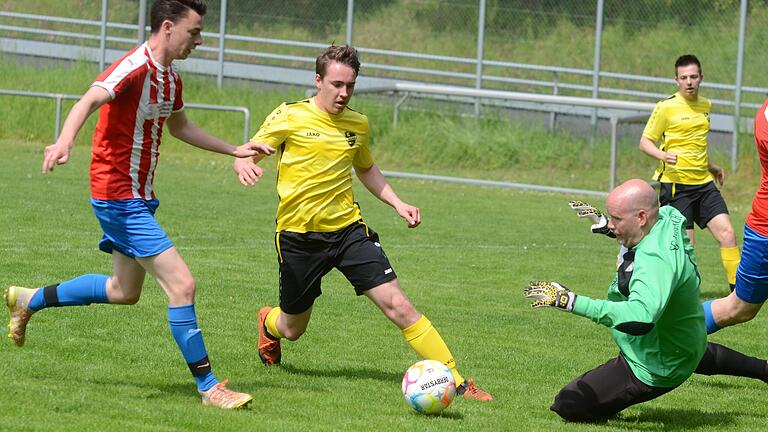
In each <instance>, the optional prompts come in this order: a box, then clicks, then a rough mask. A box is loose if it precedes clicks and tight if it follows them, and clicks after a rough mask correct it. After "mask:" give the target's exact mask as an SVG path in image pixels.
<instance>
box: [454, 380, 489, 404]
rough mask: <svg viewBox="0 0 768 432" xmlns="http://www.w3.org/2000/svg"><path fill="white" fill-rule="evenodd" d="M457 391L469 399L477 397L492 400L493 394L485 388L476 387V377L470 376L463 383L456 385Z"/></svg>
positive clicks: (477, 398)
mask: <svg viewBox="0 0 768 432" xmlns="http://www.w3.org/2000/svg"><path fill="white" fill-rule="evenodd" d="M456 393H458V394H460V395H462V396H464V397H465V398H467V399H476V400H479V401H492V400H493V396H491V394H490V393H488V392H487V391H485V390H481V389H479V388H477V387H475V380H474V378H470V379H469V380H467V381H464V382H463V383H461V385H460V386H457V387H456Z"/></svg>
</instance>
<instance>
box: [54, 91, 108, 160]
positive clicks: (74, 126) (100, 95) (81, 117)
mask: <svg viewBox="0 0 768 432" xmlns="http://www.w3.org/2000/svg"><path fill="white" fill-rule="evenodd" d="M110 99H111V96H110V95H109V92H108V91H107V90H106V89H104V88H103V87H99V86H93V87H91V88H90V89H88V91H87V92H85V94H84V95H83V97H81V98H80V100H79V101H77V102H76V103H75V105H74V106H73V107H72V110H70V111H69V114H68V115H67V118H66V120H64V127H63V128H62V129H61V134H60V135H59V138H58V139H57V140H56V142H55V143H53V144H51V145H49V146H48V147H46V148H45V151H44V153H43V155H44V156H43V167H42V171H43V174H45V173H47V172H50V171H53V168H54V167H55V166H56V165H63V164H65V163H67V161H68V160H69V153H70V151H71V150H72V146H73V145H74V143H75V137H76V136H77V133H78V132H79V131H80V128H82V127H83V125H84V124H85V121H86V120H87V119H88V117H89V116H90V115H91V114H93V112H94V111H96V110H97V109H99V107H100V106H102V105H104V104H105V103H107V102H109V100H110Z"/></svg>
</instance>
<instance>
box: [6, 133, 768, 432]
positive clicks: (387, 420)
mask: <svg viewBox="0 0 768 432" xmlns="http://www.w3.org/2000/svg"><path fill="white" fill-rule="evenodd" d="M43 146H44V143H40V142H32V141H25V140H19V139H13V140H9V139H5V140H2V141H0V148H2V149H3V158H2V160H0V170H1V171H2V172H3V177H2V178H3V181H2V182H1V183H0V195H2V196H3V198H4V210H3V212H0V226H3V227H5V229H3V230H0V286H7V285H10V284H22V285H29V286H42V285H47V284H50V283H54V282H58V281H62V280H66V279H68V278H71V277H74V276H76V275H79V274H83V273H109V272H110V260H109V257H108V256H107V255H105V254H103V253H100V252H98V251H97V249H96V244H97V242H98V239H99V237H100V230H99V227H98V225H97V223H96V221H95V218H94V217H93V216H92V214H91V212H90V209H89V206H88V204H87V199H88V182H87V164H88V157H87V152H86V151H84V150H85V149H78V151H77V153H76V154H75V156H74V158H73V160H72V161H71V163H70V164H68V165H66V166H62V167H59V168H57V170H56V171H55V172H54V173H52V174H49V175H45V176H44V175H41V174H39V165H40V161H41V148H42V147H43ZM164 149H165V150H164V151H163V157H162V160H161V163H160V166H159V168H158V171H157V176H156V178H157V183H156V187H157V191H158V195H159V197H160V199H161V202H162V205H161V207H160V209H159V212H158V219H159V221H160V223H161V224H162V225H163V226H164V228H165V229H166V231H167V232H168V234H169V236H170V237H171V239H172V240H173V241H174V242H175V244H176V246H177V247H178V249H179V250H180V252H181V253H182V255H183V256H184V258H185V259H186V261H187V263H188V264H189V266H190V268H191V269H192V272H193V274H194V275H195V276H196V278H197V281H198V287H199V288H198V295H197V311H198V317H199V321H200V326H201V328H202V329H203V331H204V334H205V337H206V343H207V346H208V349H209V353H210V357H211V360H212V362H213V366H214V371H215V373H216V374H217V376H218V377H219V378H230V379H231V380H232V381H231V386H232V387H233V388H236V389H239V390H244V391H249V392H251V393H252V394H253V395H254V396H255V398H256V401H255V403H254V404H253V406H252V407H251V408H250V409H247V410H245V411H240V412H222V411H219V410H216V409H208V408H206V407H203V406H201V405H200V403H199V398H198V396H197V395H196V393H195V390H194V385H193V383H192V380H191V377H190V376H189V372H188V370H187V368H186V366H185V365H184V363H183V361H182V359H181V356H180V354H179V353H178V351H177V349H176V347H175V344H174V342H173V339H172V338H171V336H170V332H169V331H168V326H167V322H166V300H165V298H164V295H163V294H162V292H161V290H160V288H159V286H158V285H157V284H156V283H155V282H154V281H153V280H151V279H150V278H148V280H147V283H146V286H145V289H144V294H143V296H142V299H141V301H140V303H139V304H137V305H136V306H132V307H128V306H106V305H94V306H90V307H74V308H60V309H48V310H45V311H43V312H41V313H40V314H38V315H35V317H34V318H33V319H32V321H31V324H30V327H29V331H28V336H29V337H28V341H27V345H26V346H25V347H24V348H23V349H17V348H16V347H14V346H12V344H11V343H10V342H9V341H6V342H5V343H4V344H2V346H1V347H0V353H1V354H0V357H1V358H2V361H1V362H0V376H2V377H3V378H4V384H5V385H4V391H3V392H2V393H0V424H2V425H4V426H3V427H9V428H10V429H12V430H52V429H53V430H81V431H90V430H93V431H100V430H106V429H112V430H152V431H156V430H161V431H177V430H178V431H181V430H207V429H216V430H239V429H246V430H371V431H373V430H377V431H378V430H435V431H438V430H439V431H445V430H466V429H469V428H471V429H475V430H585V431H586V430H597V431H600V430H606V431H607V430H616V429H619V430H628V431H648V430H661V429H664V430H693V429H695V430H701V431H709V430H712V431H727V430H733V431H737V430H738V431H745V430H762V429H763V428H764V419H765V417H766V416H767V415H768V408H765V407H764V406H763V405H762V404H759V403H755V402H754V401H759V400H764V399H765V398H766V397H768V387H766V385H765V384H763V383H760V382H755V381H750V380H746V379H736V378H727V377H716V378H711V377H700V376H695V377H693V378H692V379H690V380H689V381H688V382H687V383H685V384H684V385H683V386H681V387H680V388H679V389H676V390H675V391H673V392H671V393H670V394H668V395H665V396H664V397H662V398H660V399H658V400H655V401H652V402H649V403H646V404H642V405H639V406H636V407H632V408H630V409H628V410H626V411H625V412H624V413H623V414H622V415H621V416H620V417H619V418H617V419H615V420H612V421H610V422H608V423H607V424H605V425H568V424H566V423H563V422H561V421H560V420H559V418H558V417H557V416H556V415H555V414H553V413H552V412H550V411H549V410H548V406H549V404H550V403H551V401H552V398H553V397H554V395H555V394H556V393H557V391H558V390H559V389H560V388H561V387H562V386H563V385H565V384H566V383H567V382H568V381H569V380H571V379H572V378H574V377H576V376H577V375H578V374H580V373H583V372H584V371H586V370H588V369H590V368H592V367H594V366H597V365H598V364H601V363H602V362H604V361H605V360H607V359H608V358H610V357H611V356H613V355H615V354H616V347H615V345H614V344H613V342H612V341H611V338H610V335H609V332H608V330H607V329H605V328H604V327H601V326H597V325H595V324H593V323H591V322H589V321H588V320H585V319H581V318H578V317H575V316H569V315H566V314H562V313H559V312H556V311H551V310H545V311H542V310H535V311H534V310H531V309H530V308H529V307H528V305H527V301H526V300H525V299H523V298H522V296H521V290H522V287H523V286H524V285H525V284H526V282H527V281H529V280H531V279H553V280H559V281H561V282H563V283H565V284H567V285H568V286H570V287H571V288H573V289H574V290H575V291H576V292H577V293H582V294H586V295H589V296H592V297H597V298H600V297H604V295H605V291H606V288H607V286H608V284H609V282H610V280H611V279H612V275H613V271H612V266H613V263H614V260H615V253H616V245H615V243H613V242H612V241H610V240H607V239H604V238H596V237H594V236H592V235H591V234H589V233H588V232H587V231H588V230H587V229H586V227H585V226H584V225H583V224H582V223H581V222H580V221H578V220H576V218H575V217H574V216H573V215H572V212H571V211H570V210H569V209H568V207H567V205H565V203H566V201H567V200H568V199H570V198H572V197H570V196H563V195H557V194H534V193H524V192H516V191H510V190H500V189H491V188H476V187H464V186H457V185H445V184H436V183H429V182H420V181H404V180H402V181H401V180H394V181H393V182H392V183H393V185H394V187H395V188H396V190H398V191H399V193H400V195H401V196H402V198H404V199H405V200H407V201H409V202H412V203H413V204H416V205H418V206H420V208H421V209H422V212H423V217H424V222H423V225H422V226H421V227H419V228H418V229H416V230H409V229H407V228H406V227H405V226H404V223H403V222H402V221H401V220H400V219H399V218H398V217H397V216H396V215H395V214H394V212H393V211H392V210H391V209H390V208H389V207H386V206H385V205H384V204H381V203H379V202H378V201H376V200H375V198H373V197H372V196H370V194H368V193H367V192H364V191H363V190H362V188H360V187H359V185H357V184H356V186H355V187H356V193H357V199H358V200H359V201H360V202H361V205H362V207H363V210H364V214H365V216H366V219H367V221H368V222H369V223H370V224H371V226H373V227H374V228H375V229H376V230H377V231H378V232H379V233H380V235H381V237H382V242H383V245H384V247H385V249H386V250H387V252H388V255H389V256H390V259H391V260H392V262H393V265H394V267H395V269H396V270H397V272H398V275H399V277H400V281H401V283H402V285H403V287H404V290H405V291H406V293H407V294H408V295H409V296H410V297H411V299H412V300H413V301H414V303H415V304H416V305H417V307H419V308H420V310H421V311H422V312H424V313H425V314H426V315H427V316H428V317H429V318H430V319H431V320H432V322H433V323H434V324H435V326H436V327H437V328H438V329H439V331H440V332H441V333H442V335H443V337H444V339H445V340H446V342H447V343H448V344H449V346H450V347H451V350H452V352H453V354H454V356H455V357H456V359H457V360H458V364H459V367H460V370H461V371H462V373H463V374H465V375H466V376H474V377H475V378H476V379H477V381H478V383H479V384H480V385H481V386H482V387H483V388H485V389H487V390H488V391H490V392H492V393H493V394H494V395H495V396H496V398H497V401H495V402H493V403H487V404H484V403H479V402H472V401H463V400H457V401H455V402H454V405H452V406H451V407H450V408H449V410H448V411H447V412H446V413H445V415H444V416H441V417H435V418H429V417H422V416H419V415H416V414H415V413H413V412H411V411H410V410H409V409H408V408H407V407H406V405H405V403H404V402H403V400H402V396H401V395H400V378H401V374H402V373H403V371H404V370H405V369H406V368H407V367H408V366H409V365H410V364H411V363H412V362H414V361H416V360H417V356H416V355H415V354H414V353H413V352H412V351H411V350H410V348H409V347H408V345H407V344H406V343H405V342H404V341H403V339H402V336H401V335H400V334H399V331H398V330H397V329H396V328H395V327H394V326H393V325H392V324H390V323H389V322H388V321H387V320H386V319H385V318H384V317H383V316H382V314H381V313H379V312H378V310H376V309H375V307H374V306H373V305H372V304H370V303H369V302H368V301H366V300H364V299H363V298H356V297H355V296H354V293H353V291H352V289H351V288H350V287H349V285H348V283H347V282H346V281H345V280H344V279H343V277H341V276H340V275H339V274H338V273H337V272H334V273H332V274H330V275H329V276H328V277H326V278H325V280H324V294H323V296H321V297H320V298H319V300H318V302H317V304H316V308H315V313H314V316H313V320H312V323H311V325H310V328H309V331H308V332H307V334H306V335H305V336H304V337H303V338H302V339H301V340H300V341H298V342H294V343H285V344H284V348H283V350H284V351H283V352H284V354H283V356H284V357H283V358H284V365H283V366H282V367H276V368H265V367H263V366H262V365H261V363H260V362H259V360H258V358H257V354H256V350H255V346H256V339H257V333H256V328H255V316H256V312H257V310H258V308H259V307H260V306H261V305H263V304H274V303H275V302H276V301H277V284H276V282H277V271H276V263H275V256H274V248H273V242H272V237H273V230H274V209H275V205H276V196H275V192H274V186H273V185H274V183H273V178H274V170H273V168H272V167H271V164H267V165H266V166H267V167H268V170H267V171H268V172H267V174H266V178H265V180H264V181H263V182H262V183H260V184H258V185H257V186H256V187H254V188H247V189H246V188H242V187H241V186H239V184H238V183H237V182H236V180H235V178H234V175H233V174H232V173H231V170H230V161H229V159H227V158H225V157H223V156H216V155H210V154H206V153H205V152H202V151H199V150H196V149H192V148H190V147H186V146H182V145H179V144H177V143H174V142H169V143H166V144H164ZM385 168H386V166H385ZM595 204H599V205H602V204H603V203H602V202H595ZM743 217H744V209H743V208H741V209H740V210H739V211H735V212H734V215H733V220H734V222H735V223H736V224H737V225H739V228H737V229H739V230H740V221H742V220H743ZM697 254H698V258H699V261H700V265H701V273H702V275H703V278H704V284H703V287H702V290H703V291H704V293H705V295H710V296H715V295H721V294H723V293H724V292H723V291H724V289H725V281H724V276H723V271H722V269H721V267H720V263H719V257H718V252H717V247H716V246H715V245H714V243H713V241H712V240H711V238H709V236H706V235H700V238H699V243H698V250H697ZM767 317H768V316H767V315H765V314H762V315H760V316H758V317H757V318H756V319H755V320H754V321H753V322H750V323H747V324H744V325H741V326H738V327H734V328H730V329H727V330H724V331H722V332H720V333H718V334H717V335H715V336H714V337H713V338H712V339H713V340H714V341H718V342H720V343H725V344H727V345H729V346H731V347H733V348H736V349H739V350H742V351H744V352H746V353H752V354H755V355H764V354H765V352H764V346H763V345H764V344H763V341H764V340H765V338H766V337H767V336H768V330H766V329H768V326H766V324H767V323H766V320H768V318H767Z"/></svg>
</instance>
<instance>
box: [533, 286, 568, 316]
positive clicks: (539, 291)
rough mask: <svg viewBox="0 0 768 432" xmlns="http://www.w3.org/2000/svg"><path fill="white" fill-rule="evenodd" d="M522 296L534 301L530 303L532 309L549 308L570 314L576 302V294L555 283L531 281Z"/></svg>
mask: <svg viewBox="0 0 768 432" xmlns="http://www.w3.org/2000/svg"><path fill="white" fill-rule="evenodd" d="M524 294H525V296H526V297H527V298H533V299H536V301H535V302H533V303H531V307H534V308H537V307H543V306H551V307H556V308H559V309H562V310H564V311H568V312H570V311H572V310H573V303H574V302H575V301H576V294H574V293H573V292H572V291H571V290H569V289H568V288H567V287H565V286H563V285H560V284H559V283H557V282H541V281H532V282H531V283H529V284H528V286H527V287H526V288H525V290H524Z"/></svg>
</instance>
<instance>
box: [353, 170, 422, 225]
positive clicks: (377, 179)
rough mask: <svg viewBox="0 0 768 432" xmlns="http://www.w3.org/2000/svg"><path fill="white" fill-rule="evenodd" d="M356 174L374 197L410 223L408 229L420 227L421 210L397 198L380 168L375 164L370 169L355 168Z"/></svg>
mask: <svg viewBox="0 0 768 432" xmlns="http://www.w3.org/2000/svg"><path fill="white" fill-rule="evenodd" d="M355 174H357V178H359V179H360V181H361V182H362V183H363V184H364V185H365V187H366V188H367V189H368V190H369V191H370V192H371V193H372V194H373V196H375V197H376V198H378V199H380V200H381V201H383V202H385V203H387V204H389V205H390V206H392V208H394V209H395V211H397V214H399V215H400V217H402V218H403V219H405V220H406V221H407V222H408V228H416V227H417V226H419V224H420V223H421V211H420V210H419V208H418V207H414V206H412V205H410V204H408V203H406V202H404V201H403V200H401V199H400V198H399V197H398V196H397V194H396V193H395V191H394V189H392V186H390V184H389V182H387V179H386V178H385V177H384V174H382V173H381V170H379V167H377V166H376V165H375V164H374V165H371V166H370V167H368V168H360V167H355Z"/></svg>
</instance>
